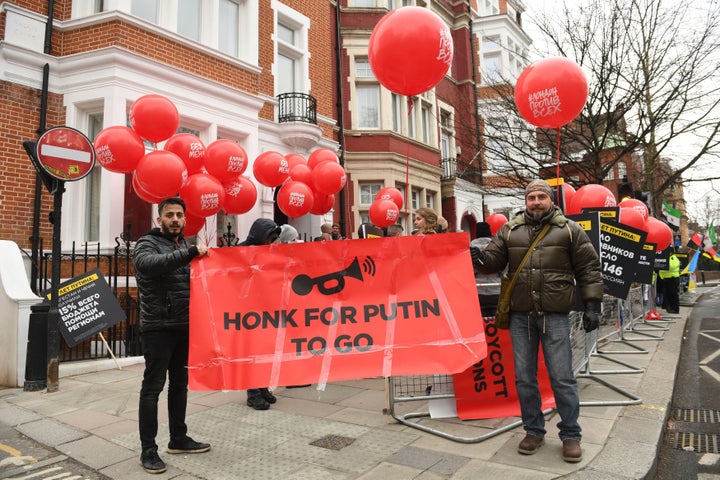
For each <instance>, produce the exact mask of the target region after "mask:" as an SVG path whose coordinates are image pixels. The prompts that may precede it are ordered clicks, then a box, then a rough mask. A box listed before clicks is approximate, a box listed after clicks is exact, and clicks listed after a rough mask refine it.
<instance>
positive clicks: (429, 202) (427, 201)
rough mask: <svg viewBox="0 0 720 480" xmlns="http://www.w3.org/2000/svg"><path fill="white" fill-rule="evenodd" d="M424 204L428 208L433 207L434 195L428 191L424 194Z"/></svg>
mask: <svg viewBox="0 0 720 480" xmlns="http://www.w3.org/2000/svg"><path fill="white" fill-rule="evenodd" d="M425 206H426V207H428V208H432V209H434V208H435V196H434V195H432V194H430V193H427V194H425Z"/></svg>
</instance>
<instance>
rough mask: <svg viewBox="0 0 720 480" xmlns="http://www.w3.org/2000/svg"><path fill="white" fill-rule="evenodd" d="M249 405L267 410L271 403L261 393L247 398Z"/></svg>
mask: <svg viewBox="0 0 720 480" xmlns="http://www.w3.org/2000/svg"><path fill="white" fill-rule="evenodd" d="M247 406H248V407H252V408H254V409H255V410H267V409H268V408H270V404H269V403H268V401H267V400H265V399H264V398H263V396H262V394H260V395H252V396H250V397H248V398H247Z"/></svg>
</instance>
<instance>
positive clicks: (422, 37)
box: [368, 7, 453, 97]
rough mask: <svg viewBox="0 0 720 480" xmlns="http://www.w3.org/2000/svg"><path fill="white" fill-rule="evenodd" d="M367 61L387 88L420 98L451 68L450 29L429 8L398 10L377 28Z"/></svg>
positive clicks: (451, 41)
mask: <svg viewBox="0 0 720 480" xmlns="http://www.w3.org/2000/svg"><path fill="white" fill-rule="evenodd" d="M368 57H369V60H370V68H372V71H373V73H374V74H375V77H376V78H377V79H378V81H379V82H380V83H381V84H382V85H383V86H384V87H385V88H387V89H388V90H390V91H391V92H395V93H397V94H400V95H406V96H408V97H412V96H414V95H418V94H420V93H422V92H425V91H427V90H430V89H431V88H433V87H434V86H435V85H437V84H438V83H439V82H440V80H442V78H443V77H444V76H445V74H446V73H447V71H448V69H449V68H450V65H451V64H452V59H453V39H452V35H451V34H450V28H449V27H448V26H447V24H446V23H445V22H444V21H443V20H442V19H441V18H440V17H439V16H438V15H437V14H436V13H434V12H432V11H430V10H429V9H427V8H422V7H401V8H397V9H395V10H392V11H390V12H388V13H387V14H385V16H383V17H382V18H381V19H380V21H379V22H378V23H377V25H375V28H374V29H373V31H372V34H371V35H370V43H369V44H368Z"/></svg>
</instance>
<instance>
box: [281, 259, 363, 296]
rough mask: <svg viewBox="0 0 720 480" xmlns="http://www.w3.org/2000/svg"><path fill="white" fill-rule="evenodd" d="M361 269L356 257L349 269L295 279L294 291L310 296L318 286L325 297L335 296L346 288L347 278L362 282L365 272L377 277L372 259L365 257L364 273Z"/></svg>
mask: <svg viewBox="0 0 720 480" xmlns="http://www.w3.org/2000/svg"><path fill="white" fill-rule="evenodd" d="M360 268H361V267H360V261H359V260H358V257H355V259H354V260H353V261H352V263H351V264H350V265H348V267H347V268H344V269H342V270H340V271H339V272H331V273H327V274H325V275H321V276H319V277H315V278H312V277H310V276H308V275H305V274H304V273H303V274H300V275H298V276H297V277H295V278H294V279H293V281H292V285H291V286H292V290H293V292H295V293H296V294H298V295H301V296H304V295H307V294H309V293H310V292H311V291H312V289H313V287H314V286H316V285H317V289H318V292H320V293H322V294H323V295H333V294H335V293H339V292H341V291H342V290H343V288H345V277H351V278H356V279H358V280H360V281H361V282H362V281H363V272H365V273H366V274H367V275H369V276H371V277H374V276H375V260H373V259H372V257H365V260H363V262H362V271H361V270H360Z"/></svg>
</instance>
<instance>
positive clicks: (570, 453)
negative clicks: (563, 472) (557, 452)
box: [562, 440, 582, 463]
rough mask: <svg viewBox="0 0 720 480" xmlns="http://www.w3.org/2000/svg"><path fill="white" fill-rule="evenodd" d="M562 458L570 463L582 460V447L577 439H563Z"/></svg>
mask: <svg viewBox="0 0 720 480" xmlns="http://www.w3.org/2000/svg"><path fill="white" fill-rule="evenodd" d="M562 459H563V460H565V461H566V462H570V463H578V462H580V461H582V449H581V448H580V441H578V440H563V450H562Z"/></svg>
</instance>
